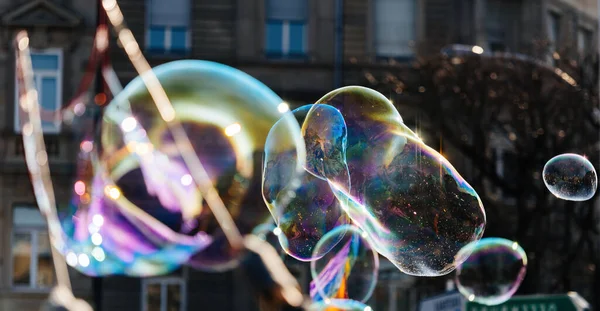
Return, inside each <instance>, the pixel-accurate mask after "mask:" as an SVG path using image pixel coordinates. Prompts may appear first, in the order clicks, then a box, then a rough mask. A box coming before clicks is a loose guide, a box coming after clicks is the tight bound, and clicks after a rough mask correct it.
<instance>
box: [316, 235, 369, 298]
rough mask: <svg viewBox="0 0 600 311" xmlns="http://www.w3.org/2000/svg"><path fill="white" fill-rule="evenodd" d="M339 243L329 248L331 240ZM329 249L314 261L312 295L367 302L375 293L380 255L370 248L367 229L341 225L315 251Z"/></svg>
mask: <svg viewBox="0 0 600 311" xmlns="http://www.w3.org/2000/svg"><path fill="white" fill-rule="evenodd" d="M333 241H335V242H336V244H335V246H334V247H333V248H331V247H330V245H331V244H332V242H333ZM323 247H325V248H329V249H330V250H329V252H327V253H326V254H325V255H324V256H323V257H322V258H320V259H318V260H315V261H312V262H311V264H310V271H311V275H312V278H313V280H312V282H311V284H310V296H311V298H312V299H313V300H316V301H321V300H322V301H324V302H329V301H331V300H333V299H350V300H355V301H361V302H365V301H367V300H368V299H369V298H370V297H371V294H372V293H373V290H374V289H375V285H376V284H377V275H378V273H379V255H378V254H377V252H376V251H375V250H374V249H373V248H372V247H371V245H370V243H369V241H368V240H367V235H366V233H365V232H363V231H362V230H360V229H359V228H357V227H355V226H352V225H344V226H340V227H338V228H336V229H334V230H332V231H330V232H329V233H327V234H325V235H324V236H323V238H322V239H321V240H320V241H319V243H317V245H316V246H315V249H314V252H315V253H322V251H321V248H323Z"/></svg>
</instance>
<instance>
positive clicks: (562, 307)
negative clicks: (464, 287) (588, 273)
mask: <svg viewBox="0 0 600 311" xmlns="http://www.w3.org/2000/svg"><path fill="white" fill-rule="evenodd" d="M589 310H590V307H589V304H588V302H587V301H585V299H583V298H582V297H581V296H579V295H578V294H577V293H575V292H569V293H568V294H566V295H532V296H515V297H513V298H511V299H509V300H508V301H507V302H505V303H502V304H499V305H496V306H486V305H482V304H478V303H475V302H470V301H467V305H466V311H589Z"/></svg>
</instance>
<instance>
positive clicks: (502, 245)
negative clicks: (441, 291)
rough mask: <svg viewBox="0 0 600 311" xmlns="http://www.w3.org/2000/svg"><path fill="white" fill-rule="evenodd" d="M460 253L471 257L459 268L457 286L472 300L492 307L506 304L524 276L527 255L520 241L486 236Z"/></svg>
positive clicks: (457, 270)
mask: <svg viewBox="0 0 600 311" xmlns="http://www.w3.org/2000/svg"><path fill="white" fill-rule="evenodd" d="M460 253H461V254H464V255H465V256H469V257H468V259H467V260H466V261H465V262H463V263H462V264H461V265H459V266H458V268H457V269H456V285H457V287H458V290H459V291H460V292H461V294H463V295H464V296H465V297H466V298H467V299H468V300H469V301H474V302H477V303H481V304H484V305H490V306H492V305H497V304H500V303H503V302H505V301H507V300H508V299H510V297H512V295H514V294H515V292H516V291H517V289H518V288H519V285H521V282H522V281H523V279H524V278H525V273H526V270H527V255H526V254H525V251H524V250H523V248H521V246H520V245H519V243H517V242H514V241H510V240H506V239H502V238H485V239H482V240H480V241H476V242H473V243H470V244H468V245H467V246H465V247H464V248H463V249H462V250H461V251H460Z"/></svg>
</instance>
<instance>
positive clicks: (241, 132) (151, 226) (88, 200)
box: [58, 60, 305, 276]
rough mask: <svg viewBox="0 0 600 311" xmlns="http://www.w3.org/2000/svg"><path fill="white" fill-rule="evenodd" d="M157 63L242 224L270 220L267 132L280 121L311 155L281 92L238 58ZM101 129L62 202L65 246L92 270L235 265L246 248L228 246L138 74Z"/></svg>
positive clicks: (85, 145)
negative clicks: (235, 63)
mask: <svg viewBox="0 0 600 311" xmlns="http://www.w3.org/2000/svg"><path fill="white" fill-rule="evenodd" d="M153 71H154V74H155V75H156V77H157V78H158V80H159V81H160V82H161V84H162V87H163V88H164V90H165V92H166V94H167V96H168V97H169V99H170V101H171V104H172V105H173V107H174V111H175V118H176V119H177V120H178V121H179V122H180V123H181V125H182V127H183V130H184V131H185V133H186V134H187V136H188V137H189V138H190V140H191V148H190V149H189V150H187V152H188V155H191V156H194V157H198V158H199V159H200V162H201V163H202V164H203V167H204V169H205V170H206V172H207V175H208V178H209V179H210V181H211V182H212V184H213V186H214V187H215V188H216V190H217V192H218V194H219V196H220V197H221V199H222V201H223V202H224V203H225V206H226V208H227V209H228V211H229V213H230V214H231V215H232V217H233V219H234V221H235V224H236V225H237V227H238V228H239V230H240V232H241V233H242V234H248V233H250V232H251V231H252V230H253V229H254V228H255V227H256V226H257V225H260V224H262V223H264V222H266V221H267V220H268V219H269V213H268V211H267V210H266V209H265V208H264V205H263V204H264V203H263V202H262V198H261V197H260V194H259V193H260V176H261V169H260V165H261V163H260V162H261V159H262V151H263V149H264V143H265V140H266V137H267V134H268V133H269V130H270V129H271V127H272V126H273V125H274V124H275V123H276V122H279V124H280V127H281V128H282V130H283V131H285V134H286V136H285V139H287V140H288V142H289V145H292V146H293V147H292V153H294V154H293V156H294V157H298V155H297V154H295V152H298V150H300V152H301V153H302V154H301V156H300V157H301V158H305V155H304V153H303V150H304V144H303V141H302V137H301V128H300V125H299V124H298V123H297V122H296V120H295V119H294V118H293V117H289V118H286V116H285V115H282V113H281V112H280V109H278V107H279V106H280V105H281V104H282V100H281V99H280V98H279V97H278V96H277V95H275V94H274V93H273V92H272V91H271V90H269V89H268V88H267V87H266V86H265V85H263V84H262V83H260V82H258V81H257V80H255V79H254V78H252V77H250V76H248V75H246V74H245V73H243V72H241V71H238V70H236V69H233V68H231V67H228V66H225V65H221V64H218V63H213V62H207V61H196V60H193V61H192V60H188V61H176V62H171V63H167V64H165V65H161V66H158V67H156V68H154V69H153ZM97 134H98V137H93V138H91V139H90V138H88V140H86V141H81V144H80V146H81V153H82V154H83V157H82V156H80V157H79V159H80V160H81V161H80V162H81V163H80V168H79V169H78V172H77V180H76V182H74V184H73V199H72V200H71V204H70V207H69V208H67V209H62V210H61V211H60V212H61V224H62V227H63V231H64V232H65V234H66V236H67V240H68V241H69V242H68V243H67V244H68V245H61V246H60V247H59V248H58V249H59V250H60V251H61V253H63V255H64V256H65V258H66V259H67V262H68V263H69V264H71V265H72V266H74V267H76V268H77V269H78V270H80V271H82V272H84V273H86V274H89V275H108V274H129V275H136V276H149V275H158V274H163V273H167V272H169V271H172V270H174V269H176V268H178V267H179V266H180V265H182V264H186V263H188V264H191V265H193V266H194V267H196V268H200V269H206V270H211V271H214V270H224V269H229V268H232V267H235V266H236V265H237V263H238V262H239V259H240V258H239V257H240V255H241V254H242V253H239V252H233V251H232V250H231V249H230V247H229V244H228V242H227V240H226V238H225V236H224V234H223V232H222V230H221V228H220V227H219V226H218V224H217V223H216V221H215V219H214V217H213V216H212V213H211V210H210V208H209V207H208V205H207V204H206V202H205V200H204V199H203V197H202V195H201V192H200V191H199V188H198V185H197V184H196V182H195V181H194V179H193V178H192V175H193V174H192V172H191V171H190V170H189V169H188V167H187V166H186V164H185V163H186V162H185V161H184V154H182V153H181V151H180V150H179V149H178V146H177V144H176V141H175V139H174V136H173V135H172V134H171V131H170V130H169V128H168V126H167V123H166V122H165V121H164V120H163V119H162V118H161V116H160V114H159V113H158V110H157V108H156V107H155V104H154V102H153V101H152V98H151V96H150V94H149V92H148V90H147V89H146V87H145V85H144V83H143V81H142V79H141V78H140V77H138V78H136V79H134V80H133V81H132V82H131V83H130V84H129V85H127V87H126V88H125V89H124V90H123V92H121V93H120V94H118V95H117V96H116V97H115V98H114V100H113V101H112V102H111V103H110V104H109V105H108V106H107V108H106V109H105V111H104V116H103V118H102V120H101V131H100V132H99V133H97ZM294 144H297V145H298V146H299V147H298V149H296V147H295V145H294ZM94 157H96V160H95V161H92V158H94ZM84 158H85V159H84ZM94 163H95V164H94ZM257 194H258V195H257ZM99 219H101V220H102V221H99ZM98 224H100V225H98Z"/></svg>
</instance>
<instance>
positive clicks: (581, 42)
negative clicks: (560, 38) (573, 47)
mask: <svg viewBox="0 0 600 311" xmlns="http://www.w3.org/2000/svg"><path fill="white" fill-rule="evenodd" d="M591 41H592V32H591V31H589V30H587V29H585V28H579V29H578V30H577V50H578V51H579V54H580V55H582V56H585V55H587V54H590V53H591V52H592V51H591V48H592V46H591Z"/></svg>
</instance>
